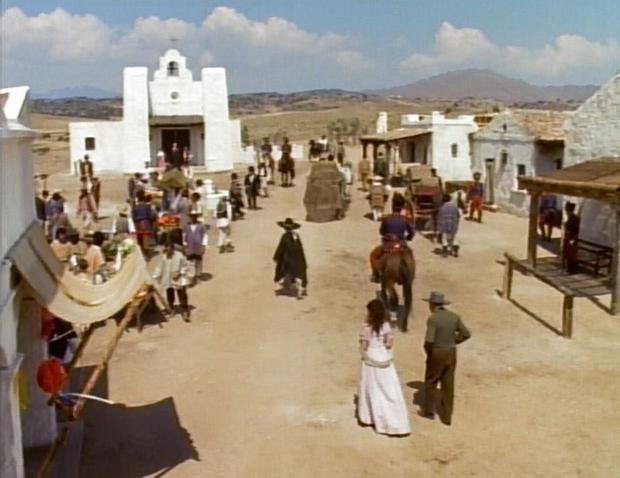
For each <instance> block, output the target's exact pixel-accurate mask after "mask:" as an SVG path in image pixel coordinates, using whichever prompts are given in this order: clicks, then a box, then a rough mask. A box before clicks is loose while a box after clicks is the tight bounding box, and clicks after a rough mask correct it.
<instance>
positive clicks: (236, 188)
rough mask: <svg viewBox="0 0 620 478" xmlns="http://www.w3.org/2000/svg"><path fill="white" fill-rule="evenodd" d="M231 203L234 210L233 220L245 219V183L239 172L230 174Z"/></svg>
mask: <svg viewBox="0 0 620 478" xmlns="http://www.w3.org/2000/svg"><path fill="white" fill-rule="evenodd" d="M230 203H231V206H232V211H233V216H232V220H233V221H236V220H237V219H243V218H244V216H245V213H244V212H243V208H244V207H245V204H244V203H243V185H242V184H241V180H240V179H239V177H238V176H237V173H232V174H231V175H230Z"/></svg>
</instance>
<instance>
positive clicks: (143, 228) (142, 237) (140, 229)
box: [132, 191, 154, 254]
mask: <svg viewBox="0 0 620 478" xmlns="http://www.w3.org/2000/svg"><path fill="white" fill-rule="evenodd" d="M136 199H137V201H138V202H137V204H136V205H135V207H134V208H133V212H132V215H133V222H134V224H135V226H136V238H137V240H138V245H139V246H140V248H141V249H142V253H143V254H147V253H148V251H149V248H150V245H151V237H152V235H153V224H154V212H153V209H151V205H150V204H149V203H148V202H147V201H146V194H145V193H144V191H138V194H137V195H136Z"/></svg>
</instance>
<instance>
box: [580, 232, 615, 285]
mask: <svg viewBox="0 0 620 478" xmlns="http://www.w3.org/2000/svg"><path fill="white" fill-rule="evenodd" d="M577 249H578V252H577V263H578V264H579V266H581V267H583V268H584V269H588V270H590V271H592V273H593V274H594V277H597V276H598V275H599V273H600V271H601V269H604V270H605V271H606V275H611V265H612V263H613V249H612V248H611V247H608V246H603V245H601V244H596V243H594V242H590V241H586V240H585V239H577Z"/></svg>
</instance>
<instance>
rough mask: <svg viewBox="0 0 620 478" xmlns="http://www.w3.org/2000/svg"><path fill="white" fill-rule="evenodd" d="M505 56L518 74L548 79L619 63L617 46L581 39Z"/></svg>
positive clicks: (513, 51) (515, 50)
mask: <svg viewBox="0 0 620 478" xmlns="http://www.w3.org/2000/svg"><path fill="white" fill-rule="evenodd" d="M503 53H504V58H503V59H504V61H505V62H506V64H507V65H512V67H513V68H514V69H515V70H517V71H523V72H524V73H532V74H535V75H547V76H549V77H557V76H560V75H562V74H565V73H570V72H573V71H576V70H577V71H584V70H587V69H590V68H597V67H600V66H601V65H614V64H616V65H617V64H618V63H619V62H620V44H618V42H616V41H613V40H608V41H607V42H605V43H601V42H596V41H590V40H588V39H587V38H584V37H582V36H579V35H561V36H559V37H557V38H556V39H555V41H554V42H553V44H552V45H545V46H544V47H543V48H541V49H538V50H528V49H526V48H523V47H515V46H508V47H506V48H505V49H504V52H503Z"/></svg>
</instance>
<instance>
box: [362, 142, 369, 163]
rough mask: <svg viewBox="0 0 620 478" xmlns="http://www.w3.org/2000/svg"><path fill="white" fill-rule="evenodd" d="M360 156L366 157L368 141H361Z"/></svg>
mask: <svg viewBox="0 0 620 478" xmlns="http://www.w3.org/2000/svg"><path fill="white" fill-rule="evenodd" d="M362 158H364V159H366V158H368V143H367V142H366V141H362Z"/></svg>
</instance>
